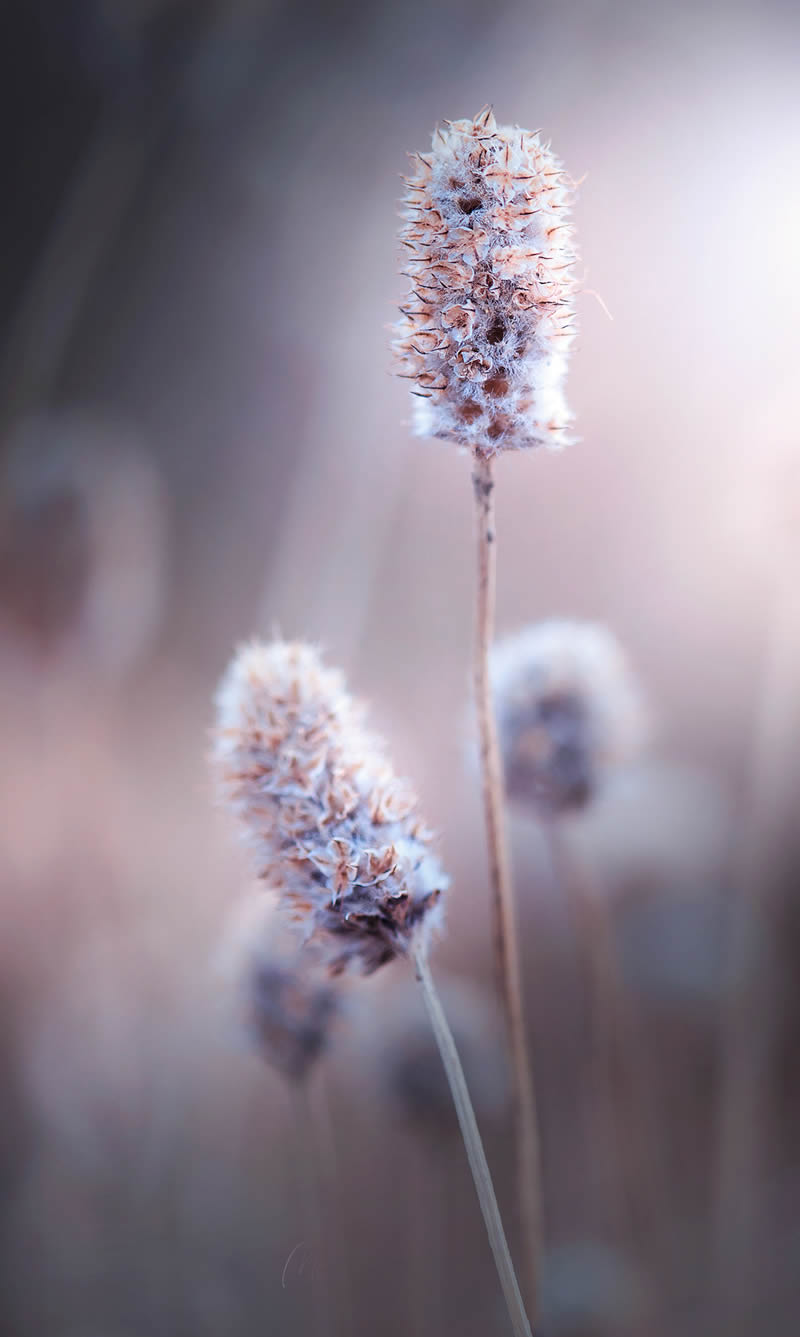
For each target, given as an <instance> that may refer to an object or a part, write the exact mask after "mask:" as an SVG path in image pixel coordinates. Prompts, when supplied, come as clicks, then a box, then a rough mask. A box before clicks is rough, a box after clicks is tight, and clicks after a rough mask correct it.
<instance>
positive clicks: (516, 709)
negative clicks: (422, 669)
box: [491, 621, 647, 814]
mask: <svg viewBox="0 0 800 1337" xmlns="http://www.w3.org/2000/svg"><path fill="white" fill-rule="evenodd" d="M491 675H492V689H493V692H494V700H495V709H496V712H497V723H498V730H499V735H500V747H501V751H502V754H503V766H504V770H505V780H506V790H507V792H508V794H509V797H510V798H513V799H515V800H517V801H518V802H520V803H521V804H525V805H527V806H529V807H535V808H538V809H540V810H542V811H544V812H547V813H551V814H552V813H563V812H567V811H570V810H574V809H578V808H581V807H583V806H584V805H585V804H586V803H588V802H589V800H590V799H591V798H592V797H593V796H594V794H595V792H596V790H597V788H598V785H599V783H600V782H601V779H602V777H603V775H604V774H605V772H607V770H608V769H609V768H610V767H612V766H613V765H615V764H618V763H620V762H623V761H625V760H627V759H629V758H630V757H631V756H632V755H633V754H634V753H635V752H636V750H637V748H638V747H639V746H640V744H641V742H642V741H643V738H644V735H645V733H646V728H647V725H646V713H645V709H644V705H643V702H642V698H641V695H640V693H639V690H638V688H637V685H636V682H635V681H634V678H633V676H632V674H631V670H630V668H629V666H628V663H627V661H626V659H625V656H624V654H623V652H622V650H621V648H620V646H619V644H618V643H617V641H616V640H615V638H614V637H613V636H612V635H611V633H610V632H609V631H608V630H607V629H606V628H605V627H603V626H599V625H596V624H594V623H588V622H568V621H549V622H541V623H538V624H537V625H535V626H531V627H527V628H525V629H524V630H523V631H521V632H520V633H518V634H517V635H515V636H512V637H510V638H509V639H508V640H505V641H501V642H500V643H499V644H498V645H496V646H495V647H494V649H493V650H492V657H491Z"/></svg>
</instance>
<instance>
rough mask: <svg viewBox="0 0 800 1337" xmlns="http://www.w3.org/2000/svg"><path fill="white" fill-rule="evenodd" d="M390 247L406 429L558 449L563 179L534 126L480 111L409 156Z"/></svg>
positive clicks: (570, 309)
mask: <svg viewBox="0 0 800 1337" xmlns="http://www.w3.org/2000/svg"><path fill="white" fill-rule="evenodd" d="M413 162H414V172H413V175H412V176H411V177H408V178H405V180H406V187H407V188H406V194H405V198H404V202H403V203H404V208H403V215H402V216H403V218H404V219H405V222H404V224H403V227H402V229H401V234H400V236H401V243H402V246H403V248H404V251H405V253H406V267H405V269H404V270H403V272H404V273H405V274H406V275H407V276H408V277H409V279H410V280H411V287H410V291H409V293H408V296H407V297H406V299H405V301H404V303H403V306H402V307H401V312H402V318H401V320H400V321H399V322H398V324H397V326H396V329H397V338H396V340H395V342H394V348H395V351H396V352H397V354H398V356H399V359H400V367H399V374H400V375H403V376H406V377H408V378H409V379H411V380H413V381H414V382H415V385H414V387H413V389H412V393H413V394H414V395H415V397H416V398H415V416H414V428H415V431H416V433H417V435H419V436H436V437H441V438H444V439H446V440H450V441H456V442H458V444H459V445H463V446H468V447H469V448H470V449H471V450H473V451H475V452H476V453H477V454H478V455H480V456H483V457H488V456H491V455H493V454H495V453H496V452H497V451H500V450H517V449H519V448H521V447H524V446H536V445H540V444H547V445H550V446H559V445H563V444H564V443H565V442H566V440H567V435H566V433H567V428H568V426H569V423H570V422H571V420H572V415H571V414H570V412H569V410H568V408H567V405H566V402H565V399H564V390H563V382H564V376H565V373H566V369H567V353H568V351H569V348H570V346H571V344H572V341H573V338H574V335H575V307H574V294H575V291H576V288H577V281H576V278H575V261H576V255H575V248H574V244H573V238H572V226H571V224H570V222H569V206H570V200H571V182H570V180H569V178H568V177H567V176H566V175H565V173H564V171H563V169H562V167H561V163H560V162H559V160H558V159H557V158H556V157H555V156H554V154H553V153H551V151H550V149H549V147H548V146H547V145H545V144H543V143H542V142H541V140H540V139H539V136H538V134H532V133H530V132H529V131H527V130H521V129H519V127H518V126H514V127H511V126H498V125H497V124H496V122H495V118H494V115H493V113H492V111H491V108H486V109H484V110H483V111H481V112H480V113H479V114H478V115H477V116H476V117H475V119H474V120H472V121H470V120H463V121H445V122H444V126H443V127H442V126H440V127H439V128H438V129H437V130H436V132H435V134H434V136H433V146H432V149H431V152H430V153H428V154H421V153H417V154H415V155H413Z"/></svg>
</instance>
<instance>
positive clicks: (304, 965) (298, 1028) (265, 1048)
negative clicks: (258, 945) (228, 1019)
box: [244, 953, 336, 1081]
mask: <svg viewBox="0 0 800 1337" xmlns="http://www.w3.org/2000/svg"><path fill="white" fill-rule="evenodd" d="M244 989H245V1006H246V1019H247V1024H248V1029H249V1031H250V1034H251V1036H252V1038H253V1041H254V1043H255V1046H256V1048H257V1050H258V1052H259V1054H260V1055H261V1056H262V1058H263V1059H264V1060H265V1061H266V1062H267V1063H269V1064H270V1065H271V1066H272V1067H273V1068H277V1070H278V1071H279V1072H281V1073H283V1075H284V1076H285V1077H288V1078H289V1079H290V1080H291V1081H302V1080H303V1078H304V1077H306V1076H307V1074H308V1072H309V1071H310V1069H311V1068H312V1067H313V1065H314V1063H315V1062H316V1060H317V1059H318V1058H319V1057H320V1055H321V1054H322V1053H323V1051H324V1050H325V1048H326V1046H327V1042H328V1037H329V1033H330V1027H331V1023H332V1021H333V1019H334V1016H335V1013H336V997H335V994H334V992H333V989H332V988H331V986H330V985H329V984H327V983H326V982H325V981H324V980H321V979H320V978H319V976H318V975H317V974H315V972H314V970H313V967H312V963H311V962H310V961H306V962H303V961H302V960H300V959H298V960H297V961H296V962H294V963H292V964H287V963H286V962H282V961H280V960H278V959H277V958H270V957H268V956H263V955H259V954H257V953H256V954H254V955H253V957H252V959H251V960H250V962H249V965H248V969H247V973H246V977H245V980H244Z"/></svg>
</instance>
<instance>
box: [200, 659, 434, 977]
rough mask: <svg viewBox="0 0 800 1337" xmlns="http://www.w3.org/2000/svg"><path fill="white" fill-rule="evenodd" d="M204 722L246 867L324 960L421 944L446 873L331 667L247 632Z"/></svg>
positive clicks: (413, 805)
mask: <svg viewBox="0 0 800 1337" xmlns="http://www.w3.org/2000/svg"><path fill="white" fill-rule="evenodd" d="M217 726H218V727H217V730H216V738H215V749H214V758H215V762H216V767H217V770H218V773H219V775H220V779H221V783H222V789H223V793H224V795H225V797H226V798H227V799H228V801H229V802H230V804H231V805H232V806H233V808H234V809H235V811H236V812H237V813H238V815H239V818H240V820H241V823H242V826H243V829H244V832H245V835H246V837H247V839H248V843H249V844H250V847H251V849H252V851H253V855H254V859H255V867H256V872H257V873H258V875H259V876H260V877H263V878H265V879H267V880H268V881H269V883H270V885H271V886H272V887H275V888H276V889H277V891H278V893H279V896H280V899H281V902H282V904H283V905H284V906H285V908H286V909H287V910H288V911H289V913H290V915H291V917H292V918H293V919H294V920H295V921H296V922H297V923H298V924H299V925H300V926H301V927H302V929H303V931H304V933H305V935H306V937H308V938H314V940H315V941H316V942H317V944H318V945H319V947H320V948H321V950H322V951H323V952H324V955H325V957H326V960H327V962H328V965H329V968H330V970H331V971H332V972H333V973H334V974H337V973H339V972H341V971H342V970H344V969H345V968H346V967H347V966H348V965H350V964H353V965H355V966H357V967H358V968H359V969H360V970H361V971H362V972H363V973H365V974H370V973H371V972H372V971H374V970H377V969H378V967H379V966H381V965H383V964H384V963H385V962H387V961H390V960H391V959H392V958H393V957H395V956H398V955H402V954H404V953H407V952H409V951H411V950H412V949H415V948H416V947H417V946H424V945H425V942H426V940H427V938H428V936H429V934H430V932H431V930H432V928H433V927H434V926H435V924H436V923H437V921H438V920H439V918H440V915H441V908H440V899H441V894H442V892H443V891H444V890H445V888H446V886H447V878H446V877H445V875H444V873H443V872H442V869H441V866H440V864H439V862H438V860H437V859H436V857H435V856H434V854H433V853H432V851H431V833H430V832H429V831H428V830H427V829H426V827H425V825H424V823H423V822H422V820H421V818H420V816H419V811H418V804H417V799H416V797H415V795H414V794H413V793H412V791H411V790H410V789H409V788H408V787H407V786H405V785H404V784H403V783H401V782H400V781H399V780H398V779H397V777H396V776H395V774H394V772H393V770H392V768H391V766H390V765H389V764H388V762H387V760H386V757H385V753H384V745H383V743H382V741H381V740H380V739H378V738H377V737H376V736H375V735H374V734H372V733H370V732H369V731H368V730H367V729H366V727H365V725H364V720H363V711H362V709H361V708H360V707H359V706H358V704H357V703H356V702H354V701H353V699H352V697H350V696H349V694H348V693H347V692H346V690H345V687H344V680H343V678H342V675H341V674H340V673H339V672H337V671H336V670H333V669H330V668H326V667H325V666H324V665H323V663H322V661H321V659H320V656H319V653H318V652H317V650H316V649H314V647H312V646H309V645H303V644H299V643H289V642H285V641H274V642H272V643H270V644H260V643H255V644H252V645H249V646H246V647H245V648H244V649H242V650H241V651H240V652H239V653H238V654H237V655H235V656H234V659H233V661H232V663H231V664H230V666H229V668H228V671H227V672H226V674H225V676H224V678H223V680H222V683H221V684H220V688H219V691H218V695H217Z"/></svg>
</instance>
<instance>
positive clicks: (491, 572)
mask: <svg viewBox="0 0 800 1337" xmlns="http://www.w3.org/2000/svg"><path fill="white" fill-rule="evenodd" d="M473 484H474V488H475V505H476V517H477V545H478V552H477V556H478V588H477V625H476V636H475V701H476V709H477V716H478V732H479V738H480V757H481V774H482V782H483V806H484V812H485V819H486V838H487V844H488V850H489V883H490V889H491V898H492V920H493V931H494V955H495V969H496V972H497V981H498V988H499V991H500V996H501V998H502V1001H503V1011H504V1014H505V1020H506V1027H507V1031H508V1040H509V1048H510V1051H511V1070H512V1080H513V1099H514V1123H515V1136H516V1145H517V1175H518V1188H519V1211H520V1218H521V1224H522V1231H523V1237H524V1241H525V1250H526V1257H527V1264H528V1267H527V1280H528V1303H529V1305H530V1308H531V1310H532V1312H534V1313H535V1311H536V1302H537V1290H538V1265H539V1255H540V1252H541V1237H542V1222H541V1170H540V1152H539V1129H538V1119H537V1113H536V1099H535V1095H534V1087H533V1073H532V1070H531V1063H530V1057H529V1053H528V1044H527V1038H526V1034H525V1015H524V1008H523V1002H522V972H521V968H520V959H519V949H518V945H517V934H516V926H515V921H514V893H513V886H512V881H511V862H510V858H509V853H508V848H507V844H506V834H505V827H504V820H503V797H504V784H503V768H502V761H501V757H500V747H499V743H498V740H497V726H496V724H495V717H494V705H493V701H492V689H491V681H490V677H489V648H490V646H491V643H492V637H493V634H494V605H495V583H496V571H495V568H496V560H495V518H494V479H493V477H492V462H491V460H486V459H481V458H480V457H476V460H475V468H474V472H473Z"/></svg>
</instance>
